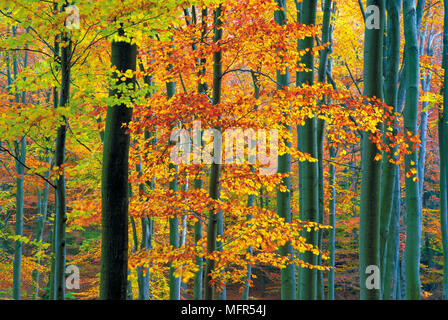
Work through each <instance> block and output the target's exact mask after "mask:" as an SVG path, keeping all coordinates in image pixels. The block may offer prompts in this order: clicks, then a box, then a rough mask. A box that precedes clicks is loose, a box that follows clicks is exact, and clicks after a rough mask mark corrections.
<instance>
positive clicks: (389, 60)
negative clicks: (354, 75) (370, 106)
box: [380, 1, 401, 288]
mask: <svg viewBox="0 0 448 320" xmlns="http://www.w3.org/2000/svg"><path fill="white" fill-rule="evenodd" d="M400 9H401V6H400V3H399V2H396V1H395V2H394V1H387V5H386V10H387V39H386V47H387V57H386V65H385V68H384V69H385V76H386V79H385V88H384V93H385V96H384V102H385V103H386V104H387V105H388V106H392V107H393V108H394V112H397V113H398V112H399V110H398V104H397V103H398V102H397V100H398V71H399V70H398V69H399V63H400ZM393 130H394V131H393V134H394V135H395V134H396V132H397V130H398V124H397V123H394V128H393ZM390 143H391V139H390V138H389V137H387V136H386V138H385V144H387V145H390ZM396 151H397V147H395V148H393V149H391V150H390V151H389V152H383V159H382V173H381V211H380V215H381V216H380V246H381V247H380V265H381V269H380V270H381V275H382V276H381V279H382V280H384V275H385V264H386V263H388V262H386V250H387V249H386V246H387V243H388V242H387V240H388V239H389V237H388V233H389V225H390V220H391V212H392V211H393V210H394V208H393V202H394V201H393V190H394V181H395V175H396V173H397V171H396V167H397V166H396V165H395V164H393V163H391V162H390V161H389V160H390V158H392V157H394V158H395V156H394V154H395V152H396ZM384 285H387V284H386V283H385V282H384V281H381V287H382V288H383V286H384Z"/></svg>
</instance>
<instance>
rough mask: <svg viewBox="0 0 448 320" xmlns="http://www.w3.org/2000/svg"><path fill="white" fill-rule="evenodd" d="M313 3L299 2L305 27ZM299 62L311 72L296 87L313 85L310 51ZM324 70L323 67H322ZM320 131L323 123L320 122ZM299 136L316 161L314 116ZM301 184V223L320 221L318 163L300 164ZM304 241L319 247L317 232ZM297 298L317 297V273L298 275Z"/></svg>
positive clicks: (311, 19) (308, 41) (312, 258)
mask: <svg viewBox="0 0 448 320" xmlns="http://www.w3.org/2000/svg"><path fill="white" fill-rule="evenodd" d="M316 9H317V1H316V0H304V1H303V2H302V11H301V21H300V22H301V23H303V24H306V25H315V24H316ZM313 47H314V39H313V38H312V37H307V38H305V39H304V40H299V42H298V49H299V50H303V49H306V48H310V49H311V48H313ZM301 63H303V64H304V65H305V67H306V68H309V69H311V70H312V71H310V72H299V73H298V74H297V80H296V85H297V86H301V85H303V84H308V85H313V83H314V55H313V54H311V52H307V53H306V54H305V55H304V56H303V57H302V60H301ZM325 68H326V67H325ZM320 126H321V127H322V128H321V129H322V130H323V123H320ZM301 133H302V134H301V135H300V136H299V137H298V139H302V141H301V147H302V150H300V151H302V152H305V153H308V154H310V155H311V156H312V157H313V158H316V159H318V157H319V155H318V141H317V119H316V117H314V118H311V119H307V120H306V121H305V126H304V127H303V128H302V129H301ZM302 174H303V178H302V184H301V186H299V188H300V191H299V192H300V193H301V194H302V201H303V204H302V207H301V209H302V210H303V212H302V213H301V218H302V220H305V221H310V222H319V164H318V162H304V163H303V164H302ZM305 239H306V242H307V243H309V244H311V245H313V246H317V245H318V232H317V231H314V230H312V231H310V232H306V233H305ZM303 256H304V257H303V260H304V261H305V262H307V263H310V264H311V265H317V262H318V256H317V255H315V254H313V253H312V252H309V251H308V252H305V253H304V255H303ZM300 275H301V279H300V286H301V288H300V291H301V293H300V298H301V299H304V300H311V299H316V298H317V270H316V269H309V268H304V269H303V270H301V272H300Z"/></svg>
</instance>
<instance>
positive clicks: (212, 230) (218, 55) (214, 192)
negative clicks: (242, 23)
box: [204, 5, 222, 300]
mask: <svg viewBox="0 0 448 320" xmlns="http://www.w3.org/2000/svg"><path fill="white" fill-rule="evenodd" d="M214 24H215V27H214V33H215V34H214V37H213V41H214V42H215V43H216V44H219V43H220V41H221V40H222V28H221V26H222V7H221V5H219V6H218V8H216V10H215V22H214ZM221 82H222V50H219V51H216V52H214V53H213V98H212V104H213V105H217V104H219V103H220V102H221ZM215 129H217V130H218V131H219V132H221V128H215ZM214 146H215V148H214V150H213V152H214V155H217V157H218V158H220V157H221V150H222V149H221V145H219V144H215V143H214ZM220 171H221V165H220V163H219V161H218V163H216V161H213V163H212V165H211V168H210V181H209V197H210V198H211V199H213V200H218V198H219V176H220ZM217 226H218V215H217V213H215V210H214V208H212V209H211V210H210V212H209V216H208V224H207V253H209V254H211V253H213V252H214V251H215V250H216V234H217ZM214 268H215V262H214V260H212V259H207V260H206V265H205V276H206V280H205V281H206V283H205V285H204V287H205V293H204V295H205V296H204V298H205V300H212V299H213V296H214V287H213V285H212V284H211V282H210V280H212V277H211V276H212V274H211V273H212V271H213V270H214Z"/></svg>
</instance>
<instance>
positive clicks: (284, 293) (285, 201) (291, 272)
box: [274, 0, 296, 300]
mask: <svg viewBox="0 0 448 320" xmlns="http://www.w3.org/2000/svg"><path fill="white" fill-rule="evenodd" d="M277 4H278V7H279V10H277V11H275V13H274V20H275V22H276V23H278V24H279V25H285V24H286V1H285V0H277ZM289 84H290V77H289V71H288V70H286V72H285V73H284V74H282V73H281V72H280V71H279V70H277V89H278V90H283V89H284V88H285V87H288V86H289ZM282 125H283V126H284V127H285V128H286V130H287V131H288V132H291V127H290V126H289V125H287V124H282ZM285 144H286V145H287V146H288V147H290V146H291V145H290V143H289V142H287V141H285ZM290 172H291V155H290V154H287V153H286V154H284V155H279V156H278V168H277V173H288V174H289V173H290ZM282 184H283V185H284V186H285V187H286V189H287V191H285V192H282V191H280V190H277V214H278V216H279V217H281V218H283V219H285V222H291V178H290V177H289V176H288V177H286V178H283V181H282ZM279 253H280V255H281V256H289V255H291V256H292V254H293V248H292V245H291V243H290V242H287V243H286V244H285V245H283V246H281V247H280V249H279ZM280 275H281V299H282V300H295V299H296V279H295V267H294V264H293V263H290V264H288V265H287V266H286V267H285V268H283V269H281V271H280Z"/></svg>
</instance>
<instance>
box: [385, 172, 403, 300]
mask: <svg viewBox="0 0 448 320" xmlns="http://www.w3.org/2000/svg"><path fill="white" fill-rule="evenodd" d="M395 171H396V173H395V175H394V182H393V184H394V188H393V197H392V211H391V214H390V224H389V232H388V235H387V237H388V238H387V247H386V258H385V259H384V264H385V266H384V268H383V270H384V276H383V277H382V283H384V285H383V295H382V299H383V300H391V299H394V297H395V295H396V291H397V287H399V286H398V283H397V282H398V281H399V276H398V275H399V274H398V269H399V266H398V262H399V250H400V213H401V212H400V211H401V188H400V169H399V167H398V166H396V167H395Z"/></svg>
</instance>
